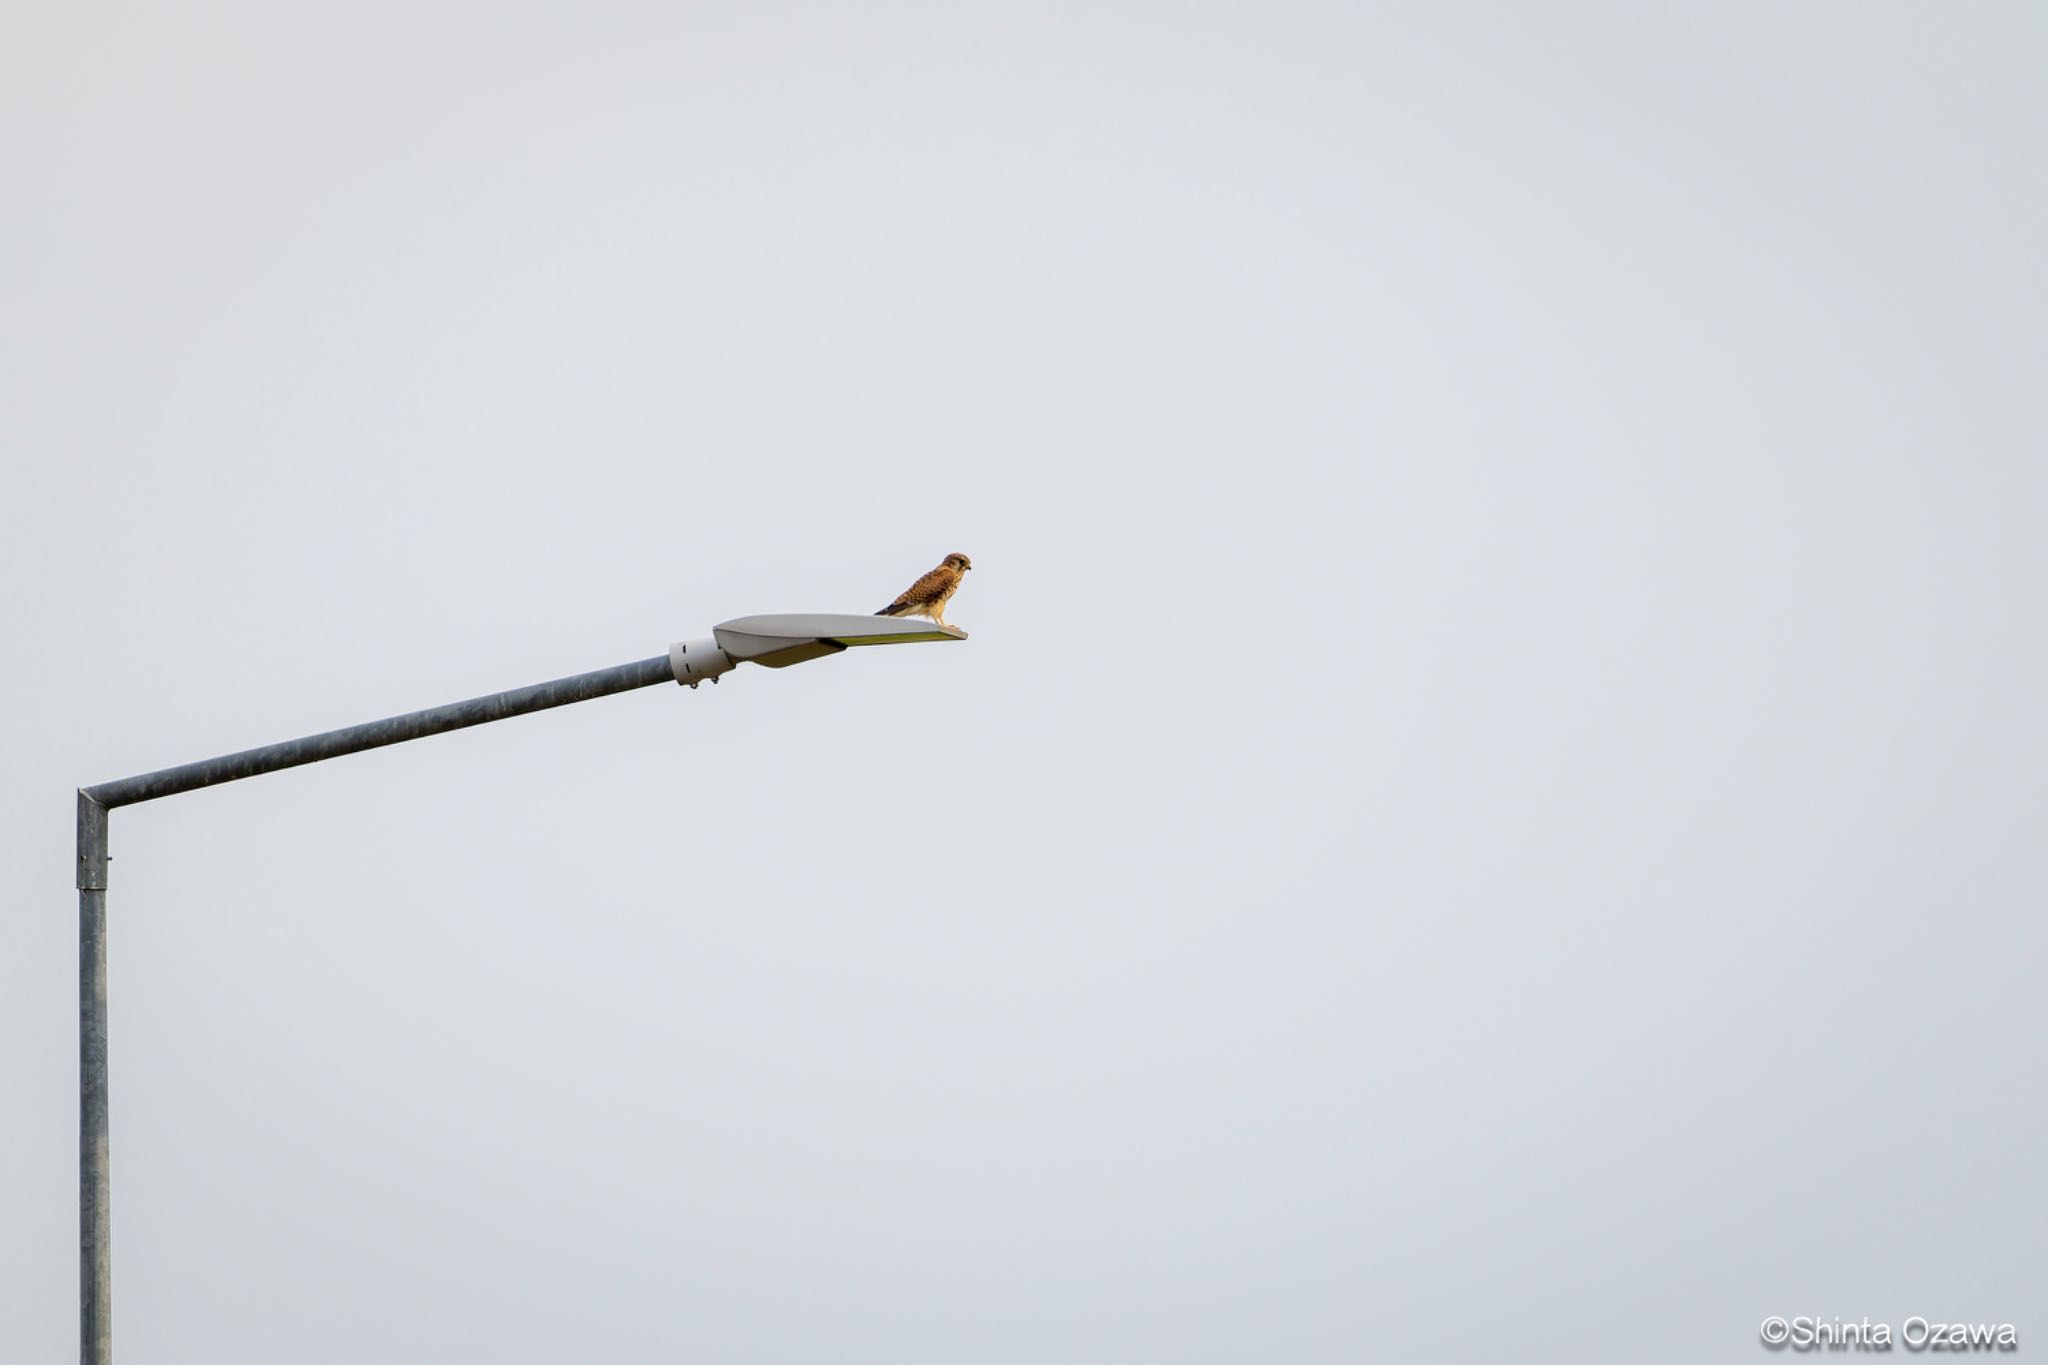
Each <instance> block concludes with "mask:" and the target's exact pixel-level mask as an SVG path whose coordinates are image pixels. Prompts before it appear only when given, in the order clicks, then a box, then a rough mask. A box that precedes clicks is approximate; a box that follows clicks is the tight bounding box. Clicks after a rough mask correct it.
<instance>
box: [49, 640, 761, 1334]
mask: <svg viewBox="0 0 2048 1365" xmlns="http://www.w3.org/2000/svg"><path fill="white" fill-rule="evenodd" d="M669 660H670V656H669V655H667V654H663V655H661V656H659V657H657V658H653V659H642V660H640V661H639V662H637V663H630V664H620V665H619V666H618V667H616V668H602V669H599V670H597V671H596V672H594V673H579V674H577V675H576V676H574V677H570V678H557V679H556V680H555V681H553V682H545V683H537V684H535V685H534V686H532V687H522V688H517V689H515V690H514V691H511V692H495V693H492V694H491V695H490V696H487V697H473V698H471V699H470V700H468V701H459V702H454V703H452V704H450V705H448V706H437V707H434V708H432V709H431V710H427V711H413V712H409V713H408V714H406V715H403V716H392V717H390V718H388V719H386V720H375V721H371V722H370V723H369V724H367V725H353V726H350V727H349V728H347V729H345V730H329V731H327V732H326V733H325V734H318V735H309V736H307V737H306V738H304V739H293V740H286V741H285V742H284V743H282V744H269V745H265V746H264V747H263V748H260V749H245V750H243V751H242V752H241V753H238V754H227V755H224V756H222V757H220V758H208V759H202V760H201V761H199V762H197V763H186V764H183V765H182V766H179V767H176V768H165V769H163V770H162V771H160V772H154V773H144V774H142V775H141V776H139V777H125V778H122V779H121V780H120V781H118V782H104V783H101V784H100V785H99V786H97V787H85V788H82V789H81V790H80V791H79V793H78V878H77V880H78V1338H79V1345H78V1358H79V1361H80V1365H112V1362H113V1358H114V1347H113V1279H112V1262H111V1258H110V1255H109V1253H110V1251H111V1243H112V1236H111V1233H112V1219H111V1216H110V1203H109V1185H108V1176H107V812H108V811H110V810H112V809H113V808H114V807H115V806H129V805H133V804H135V803H136V802H138V801H154V800H156V799H157V798H158V797H163V796H175V795H177V794H178V793H179V792H188V791H194V790H196V789H198V788H200V787H211V786H214V785H216V784H218V783H221V782H234V781H238V780H239V779H241V778H244V777H255V776H257V775H258V774H260V773H272V772H276V771H277V770H279V769H280V768H295V767H298V766H299V765H300V764H303V763H318V762H319V761H320V760H322V759H325V758H338V757H340V756H341V755H343V754H353V753H359V752H361V751H362V750H364V749H376V748H380V747H382V746H384V745H386V744H399V743H403V742H404V741H406V740H408V739H420V738H423V737H425V736H427V735H438V734H440V733H442V732H443V731H446V730H460V729H463V728H465V727H467V726H471V725H482V724H484V723H486V722H488V721H494V720H504V719H505V718H506V717H508V716H520V715H525V714H526V713H527V712H529V711H544V710H547V709H548V708H550V707H554V706H567V705H568V704H569V703H571V702H578V701H589V700H590V699H591V698H593V697H607V696H610V695H611V694H612V693H614V692H627V691H631V690H632V689H634V688H636V687H652V686H653V685H654V684H656V683H665V682H675V681H677V678H676V673H675V669H674V667H673V666H672V665H671V664H670V662H669ZM727 666H728V667H730V664H728V665H727Z"/></svg>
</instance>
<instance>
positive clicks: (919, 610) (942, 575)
mask: <svg viewBox="0 0 2048 1365" xmlns="http://www.w3.org/2000/svg"><path fill="white" fill-rule="evenodd" d="M973 567H974V565H973V564H971V563H969V562H968V559H967V556H966V555H960V554H953V555H947V556H946V560H945V562H944V563H943V564H941V565H939V567H938V568H936V569H933V570H932V571H931V572H930V573H928V574H926V575H925V576H924V577H923V578H920V579H918V580H917V581H916V582H915V583H912V584H911V585H910V586H909V587H908V588H905V589H904V590H903V595H902V596H900V597H898V598H897V599H896V600H895V601H894V602H891V603H890V604H889V605H888V606H886V607H883V608H882V609H881V610H880V611H878V612H876V613H875V615H877V616H928V617H930V618H931V620H932V624H934V625H940V626H943V625H945V624H946V603H947V602H949V601H951V600H952V597H953V594H954V593H956V592H958V591H960V580H961V579H963V578H965V577H966V576H967V571H968V570H969V569H971V568H973Z"/></svg>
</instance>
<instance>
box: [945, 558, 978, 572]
mask: <svg viewBox="0 0 2048 1365" xmlns="http://www.w3.org/2000/svg"><path fill="white" fill-rule="evenodd" d="M946 567H947V568H949V569H958V570H959V571H960V572H962V573H966V572H967V571H968V570H969V569H971V568H973V567H974V565H972V564H971V563H969V562H968V560H967V556H966V555H962V554H951V555H947V556H946Z"/></svg>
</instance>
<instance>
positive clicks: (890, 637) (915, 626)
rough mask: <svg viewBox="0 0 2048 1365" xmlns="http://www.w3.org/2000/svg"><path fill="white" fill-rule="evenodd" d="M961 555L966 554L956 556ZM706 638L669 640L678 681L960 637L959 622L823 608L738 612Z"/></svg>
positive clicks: (692, 681) (695, 681) (962, 636)
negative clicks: (847, 613) (754, 666)
mask: <svg viewBox="0 0 2048 1365" xmlns="http://www.w3.org/2000/svg"><path fill="white" fill-rule="evenodd" d="M960 558H961V559H963V560H964V559H965V558H966V556H965V555H962V556H960ZM711 634H712V638H711V639H709V640H685V641H682V642H680V643H678V644H674V645H671V646H669V651H668V657H669V664H670V666H671V667H672V668H673V669H674V671H675V675H676V681H677V682H679V683H683V684H685V685H688V686H691V687H694V686H696V685H697V684H698V683H700V682H703V681H704V680H705V679H707V678H710V679H713V680H715V679H716V678H717V677H718V675H719V674H721V673H727V672H730V671H731V670H732V669H733V668H734V667H735V666H736V665H738V664H743V663H754V664H760V665H761V666H762V667H763V668H787V667H789V666H790V665H791V664H800V663H804V662H806V661H807V660H810V659H822V658H824V657H825V656H826V655H827V654H838V653H840V652H841V651H843V650H847V649H854V648H858V647H860V646H863V645H904V644H914V643H916V642H918V641H921V640H964V639H966V638H967V632H966V631H964V630H961V629H960V628H959V627H957V626H942V625H935V624H933V623H932V622H930V621H919V620H913V619H911V618H909V617H901V616H843V615H835V614H831V613H824V612H812V613H798V614H793V615H784V616H742V617H740V618H738V619H737V620H732V621H727V622H726V623H725V624H723V625H720V626H715V627H713V628H712V631H711Z"/></svg>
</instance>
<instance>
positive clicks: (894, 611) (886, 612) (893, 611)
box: [875, 602, 903, 616]
mask: <svg viewBox="0 0 2048 1365" xmlns="http://www.w3.org/2000/svg"><path fill="white" fill-rule="evenodd" d="M902 610H903V609H902V607H900V606H899V605H898V604H896V603H894V602H891V603H890V604H889V605H888V606H886V607H883V608H882V609H881V610H880V611H878V612H876V613H875V615H877V616H896V615H899V614H901V612H902Z"/></svg>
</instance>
